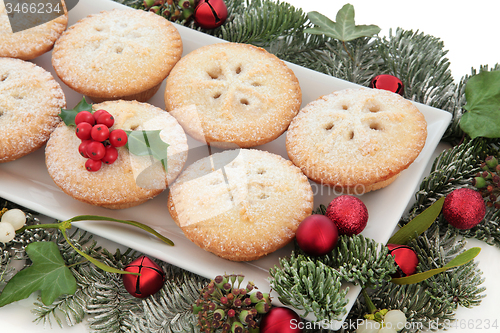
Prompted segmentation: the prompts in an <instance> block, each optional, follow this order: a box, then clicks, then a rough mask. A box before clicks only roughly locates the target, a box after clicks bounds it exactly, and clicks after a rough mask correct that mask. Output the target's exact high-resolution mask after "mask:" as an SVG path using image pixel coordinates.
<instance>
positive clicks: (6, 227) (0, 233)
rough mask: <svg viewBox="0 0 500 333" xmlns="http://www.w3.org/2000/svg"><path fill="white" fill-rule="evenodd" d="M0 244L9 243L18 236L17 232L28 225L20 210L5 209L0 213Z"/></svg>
mask: <svg viewBox="0 0 500 333" xmlns="http://www.w3.org/2000/svg"><path fill="white" fill-rule="evenodd" d="M0 216H2V218H1V219H0V242H2V243H8V242H10V241H11V240H13V239H14V237H15V236H16V230H19V229H21V228H22V227H23V226H24V224H25V223H26V215H25V214H24V212H23V211H22V210H20V209H17V208H15V209H9V210H7V209H6V208H4V209H3V210H1V211H0Z"/></svg>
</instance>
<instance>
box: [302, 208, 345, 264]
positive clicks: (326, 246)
mask: <svg viewBox="0 0 500 333" xmlns="http://www.w3.org/2000/svg"><path fill="white" fill-rule="evenodd" d="M295 239H296V240H297V244H298V245H299V247H300V248H301V249H302V251H304V252H305V253H307V254H308V255H310V256H322V255H325V254H327V253H329V252H330V251H332V250H333V248H334V247H335V245H337V241H338V239H339V233H338V231H337V226H336V225H335V223H333V222H332V220H330V219H329V218H328V217H326V216H324V215H320V214H315V215H311V216H308V217H306V218H305V219H304V221H302V222H301V223H300V225H299V227H298V228H297V232H296V234H295Z"/></svg>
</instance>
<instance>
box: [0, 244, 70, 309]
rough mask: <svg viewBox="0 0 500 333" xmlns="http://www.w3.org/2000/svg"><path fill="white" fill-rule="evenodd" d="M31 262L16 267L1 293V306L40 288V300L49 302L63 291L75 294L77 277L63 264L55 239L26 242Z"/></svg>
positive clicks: (45, 302) (25, 296)
mask: <svg viewBox="0 0 500 333" xmlns="http://www.w3.org/2000/svg"><path fill="white" fill-rule="evenodd" d="M26 253H27V254H28V256H29V257H30V259H31V261H32V262H33V265H31V266H30V267H27V268H25V269H23V270H21V271H19V272H18V273H17V274H16V275H15V276H14V277H13V278H12V279H10V281H9V282H8V283H7V285H6V286H5V288H4V289H3V291H2V294H1V295H0V307H1V306H4V305H7V304H9V303H12V302H15V301H19V300H22V299H25V298H28V297H29V296H30V295H31V294H32V293H33V292H35V291H37V290H41V291H42V295H41V296H42V302H43V304H45V305H50V304H52V302H54V300H55V299H56V298H57V297H59V296H60V295H63V294H74V293H75V291H76V279H75V277H74V276H73V275H72V274H71V271H70V269H69V268H68V267H66V265H65V263H64V259H63V258H62V256H61V253H60V252H59V248H58V247H57V245H56V243H53V242H35V243H30V244H29V245H28V246H26Z"/></svg>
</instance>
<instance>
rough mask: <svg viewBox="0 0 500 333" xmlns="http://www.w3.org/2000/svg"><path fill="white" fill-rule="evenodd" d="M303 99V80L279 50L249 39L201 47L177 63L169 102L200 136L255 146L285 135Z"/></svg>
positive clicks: (169, 84) (215, 141) (186, 125)
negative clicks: (269, 49) (271, 50)
mask: <svg viewBox="0 0 500 333" xmlns="http://www.w3.org/2000/svg"><path fill="white" fill-rule="evenodd" d="M301 102H302V93H301V90H300V86H299V82H298V80H297V78H296V77H295V75H294V73H293V72H292V70H291V69H289V68H288V67H287V66H286V64H285V63H284V62H283V61H281V60H279V59H278V58H277V57H276V56H274V55H272V54H270V53H268V52H267V51H265V50H264V49H262V48H258V47H255V46H252V45H248V44H237V43H220V44H213V45H208V46H204V47H201V48H199V49H197V50H195V51H193V52H191V53H189V54H188V55H186V56H185V57H183V58H182V59H181V60H180V61H179V63H178V64H177V65H176V66H175V67H174V69H173V70H172V73H171V74H170V75H169V77H168V79H167V88H166V91H165V105H166V108H167V111H169V112H171V114H172V115H173V116H174V117H175V118H177V120H178V121H179V123H180V124H181V125H182V126H183V127H184V129H185V130H186V132H187V133H188V134H190V135H191V136H193V137H194V138H195V139H197V140H200V141H203V142H208V143H209V144H211V145H214V146H219V147H231V146H232V147H236V146H239V147H245V148H248V147H253V146H257V145H261V144H264V143H267V142H270V141H272V140H274V139H276V138H277V137H278V136H280V135H281V134H282V133H283V132H284V131H285V130H286V129H287V127H288V125H289V124H290V121H291V120H292V119H293V117H295V115H297V113H298V111H299V109H300V105H301Z"/></svg>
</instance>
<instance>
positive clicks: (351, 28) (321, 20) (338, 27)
mask: <svg viewBox="0 0 500 333" xmlns="http://www.w3.org/2000/svg"><path fill="white" fill-rule="evenodd" d="M307 17H308V18H309V21H311V23H313V24H314V25H315V27H313V28H307V29H305V30H304V32H307V33H310V34H314V35H325V36H328V37H331V38H335V39H338V40H340V41H342V42H348V41H351V40H353V39H356V38H359V37H371V36H373V35H376V34H378V33H379V32H380V28H379V27H378V26H376V25H356V24H355V23H354V7H353V6H352V5H351V4H346V5H344V7H342V8H341V9H340V10H339V11H338V12H337V17H336V20H337V22H333V21H332V20H330V19H329V18H328V17H326V16H325V15H323V14H321V13H318V12H309V13H307Z"/></svg>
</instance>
